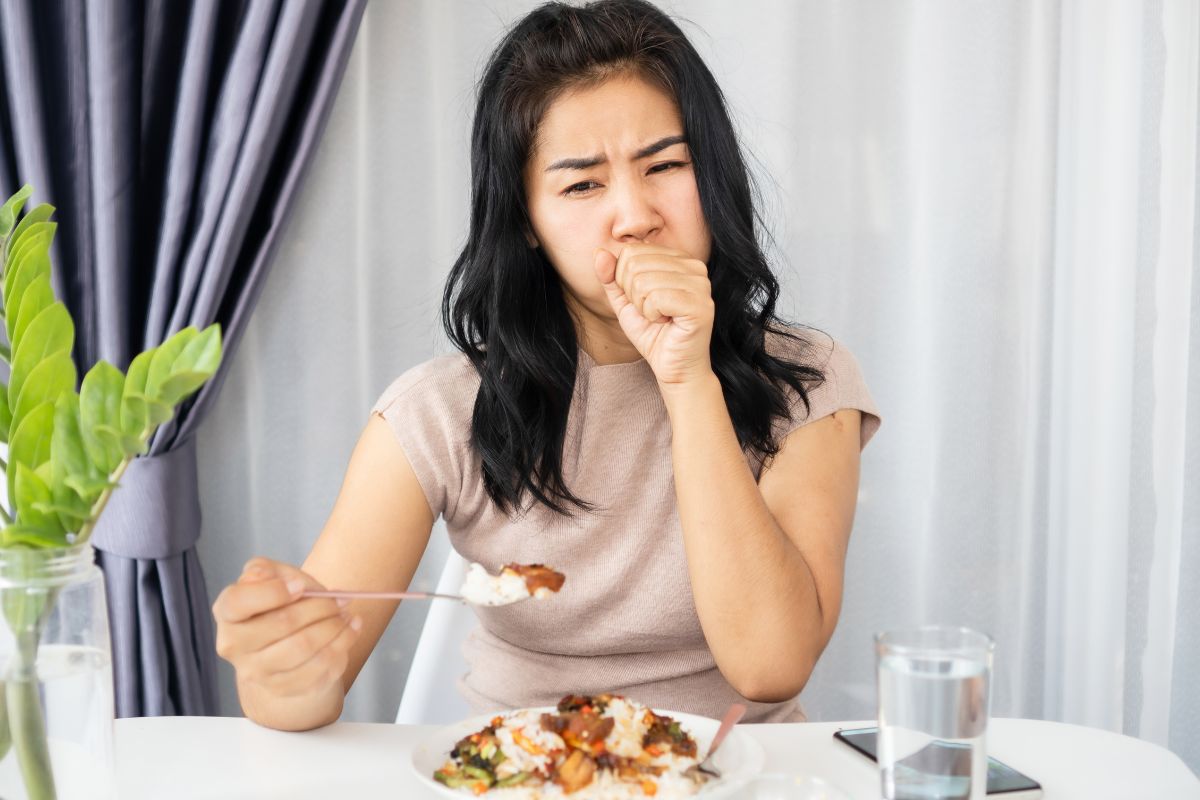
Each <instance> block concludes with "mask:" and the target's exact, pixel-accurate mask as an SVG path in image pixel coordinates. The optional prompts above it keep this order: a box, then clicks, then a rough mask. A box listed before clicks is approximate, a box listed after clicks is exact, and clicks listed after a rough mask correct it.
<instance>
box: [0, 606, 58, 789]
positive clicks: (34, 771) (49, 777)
mask: <svg viewBox="0 0 1200 800" xmlns="http://www.w3.org/2000/svg"><path fill="white" fill-rule="evenodd" d="M40 627H41V626H38V627H37V628H35V629H33V630H26V631H22V632H21V633H19V634H18V635H17V657H18V666H17V673H16V675H13V676H10V677H9V680H8V682H7V684H6V685H5V687H4V689H5V699H6V700H7V701H8V718H9V728H10V730H11V732H12V737H13V744H15V745H16V750H17V763H18V764H20V766H21V777H22V778H24V780H25V791H26V793H27V794H28V795H29V800H55V797H56V794H57V793H56V792H55V790H54V770H53V768H52V767H51V764H50V743H49V741H48V739H47V735H46V715H45V712H44V711H43V710H42V700H41V697H40V696H39V692H38V679H37V647H38V640H39V639H40V638H41V631H40Z"/></svg>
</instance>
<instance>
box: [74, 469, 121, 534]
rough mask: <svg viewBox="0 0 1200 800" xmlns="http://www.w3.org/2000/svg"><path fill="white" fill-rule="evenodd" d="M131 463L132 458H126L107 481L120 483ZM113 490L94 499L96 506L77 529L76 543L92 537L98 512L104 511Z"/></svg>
mask: <svg viewBox="0 0 1200 800" xmlns="http://www.w3.org/2000/svg"><path fill="white" fill-rule="evenodd" d="M132 461H133V459H132V458H126V459H125V460H124V461H122V462H121V463H120V464H118V465H117V468H116V469H114V470H113V471H112V475H109V476H108V479H109V481H111V482H112V483H117V482H118V481H120V480H121V476H122V475H124V474H125V470H126V469H128V468H129V464H130V462H132ZM115 488H116V487H109V488H107V489H105V490H104V491H103V492H101V493H100V496H99V497H97V498H96V504H95V505H94V506H92V512H91V516H90V517H89V518H88V521H87V522H85V523H84V524H83V527H82V528H80V529H79V535H78V536H76V537H75V542H76V543H79V542H86V541H87V540H88V538H89V537H90V536H91V535H92V531H93V530H94V529H95V527H96V521H97V520H99V519H100V512H101V511H103V510H104V507H105V506H106V505H108V498H110V497H112V493H113V489H115Z"/></svg>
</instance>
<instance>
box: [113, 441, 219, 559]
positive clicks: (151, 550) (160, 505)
mask: <svg viewBox="0 0 1200 800" xmlns="http://www.w3.org/2000/svg"><path fill="white" fill-rule="evenodd" d="M195 441H196V440H195V439H194V438H189V439H188V440H187V441H186V442H184V443H183V444H181V445H178V446H177V447H175V448H174V449H173V450H168V451H167V452H165V453H159V454H158V455H153V456H141V457H140V458H135V459H134V460H133V462H132V463H131V464H130V465H129V467H128V469H126V470H125V474H124V475H123V476H121V481H120V486H119V487H118V488H116V489H114V490H113V493H112V496H111V497H110V498H109V499H108V505H107V506H106V507H105V509H104V511H103V513H101V514H100V521H99V522H98V523H97V524H96V529H95V530H94V531H93V532H92V544H93V545H94V546H95V547H96V548H97V549H100V550H104V551H105V552H108V553H111V554H113V555H116V556H123V557H124V558H139V559H156V558H170V557H171V556H176V555H179V554H180V553H183V552H186V551H187V550H189V549H191V548H192V547H194V546H195V544H196V541H197V540H198V539H199V538H200V496H199V491H198V487H197V483H196V445H195Z"/></svg>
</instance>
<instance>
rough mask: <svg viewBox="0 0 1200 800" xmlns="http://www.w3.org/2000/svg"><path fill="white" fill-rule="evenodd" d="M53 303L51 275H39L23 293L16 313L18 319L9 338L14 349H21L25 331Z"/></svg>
mask: <svg viewBox="0 0 1200 800" xmlns="http://www.w3.org/2000/svg"><path fill="white" fill-rule="evenodd" d="M52 305H54V290H53V289H51V288H50V276H49V275H46V276H45V277H42V276H39V277H37V278H36V279H35V280H34V281H33V283H31V284H29V286H28V287H27V288H26V289H25V293H24V294H23V295H21V306H20V308H19V309H18V310H17V312H16V314H15V315H14V316H15V317H16V320H15V321H14V322H13V334H12V338H11V339H9V341H10V342H12V343H13V348H14V349H16V350H20V348H21V344H22V343H23V342H24V341H25V335H24V334H25V331H26V329H28V328H29V325H30V323H32V322H33V321H34V320H35V319H37V316H38V314H41V313H42V312H43V311H45V310H46V309H47V308H49V307H50V306H52Z"/></svg>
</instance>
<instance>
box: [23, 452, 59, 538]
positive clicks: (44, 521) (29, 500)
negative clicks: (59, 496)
mask: <svg viewBox="0 0 1200 800" xmlns="http://www.w3.org/2000/svg"><path fill="white" fill-rule="evenodd" d="M14 499H15V501H16V503H15V505H16V521H17V522H19V523H21V524H24V525H32V526H34V527H35V528H41V529H43V530H45V531H47V532H51V531H52V532H54V533H63V532H64V531H63V530H62V525H61V524H60V523H59V520H58V515H57V514H46V513H44V512H42V511H38V510H37V509H35V508H34V507H33V505H34V503H49V502H50V501H51V500H52V499H53V495H52V494H51V492H50V487H49V486H47V485H46V483H45V481H43V480H42V479H41V478H39V477H38V476H37V474H36V473H35V472H34V471H33V470H31V469H30V468H29V467H27V466H25V465H24V464H17V480H16V494H15V495H14Z"/></svg>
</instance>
